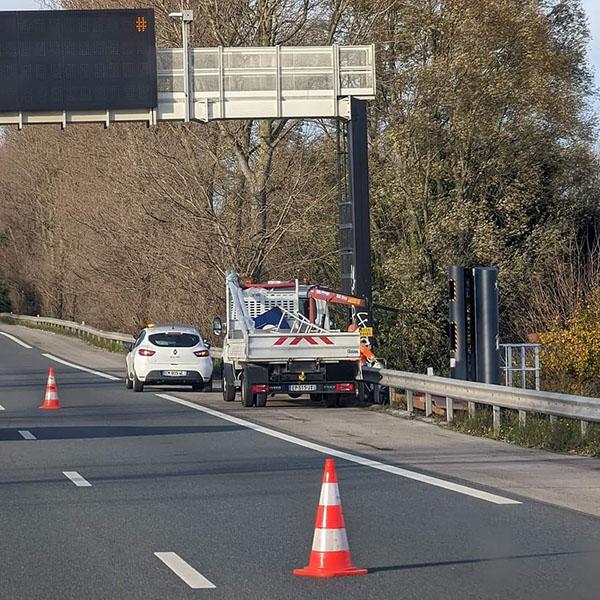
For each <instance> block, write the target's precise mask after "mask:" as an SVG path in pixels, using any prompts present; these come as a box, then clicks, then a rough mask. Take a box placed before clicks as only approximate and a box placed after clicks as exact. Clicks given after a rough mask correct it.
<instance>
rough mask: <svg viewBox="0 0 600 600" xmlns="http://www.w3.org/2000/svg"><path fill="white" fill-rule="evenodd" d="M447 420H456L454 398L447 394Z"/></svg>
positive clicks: (450, 421)
mask: <svg viewBox="0 0 600 600" xmlns="http://www.w3.org/2000/svg"><path fill="white" fill-rule="evenodd" d="M446 421H447V422H448V423H452V421H454V400H452V398H449V397H448V396H446Z"/></svg>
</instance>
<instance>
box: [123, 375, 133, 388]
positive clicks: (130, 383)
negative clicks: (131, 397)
mask: <svg viewBox="0 0 600 600" xmlns="http://www.w3.org/2000/svg"><path fill="white" fill-rule="evenodd" d="M125 387H126V388H127V389H128V390H130V389H132V388H133V381H131V377H129V373H127V375H125Z"/></svg>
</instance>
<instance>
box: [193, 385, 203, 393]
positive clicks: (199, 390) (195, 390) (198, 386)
mask: <svg viewBox="0 0 600 600" xmlns="http://www.w3.org/2000/svg"><path fill="white" fill-rule="evenodd" d="M202 390H203V385H202V384H201V383H192V392H201V391H202Z"/></svg>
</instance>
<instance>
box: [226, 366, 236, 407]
mask: <svg viewBox="0 0 600 600" xmlns="http://www.w3.org/2000/svg"><path fill="white" fill-rule="evenodd" d="M223 400H225V402H233V401H234V400H235V373H234V371H233V367H232V366H231V365H228V364H227V363H225V364H224V365H223Z"/></svg>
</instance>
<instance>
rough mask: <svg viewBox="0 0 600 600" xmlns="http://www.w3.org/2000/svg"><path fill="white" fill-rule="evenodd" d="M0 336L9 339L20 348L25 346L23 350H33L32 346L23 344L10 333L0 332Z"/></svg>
mask: <svg viewBox="0 0 600 600" xmlns="http://www.w3.org/2000/svg"><path fill="white" fill-rule="evenodd" d="M0 335H3V336H4V337H7V338H8V339H9V340H12V341H13V342H15V343H16V344H19V346H23V348H27V349H28V350H31V348H32V346H30V345H29V344H26V343H25V342H22V341H21V340H20V339H19V338H18V337H15V336H14V335H10V333H4V331H0Z"/></svg>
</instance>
